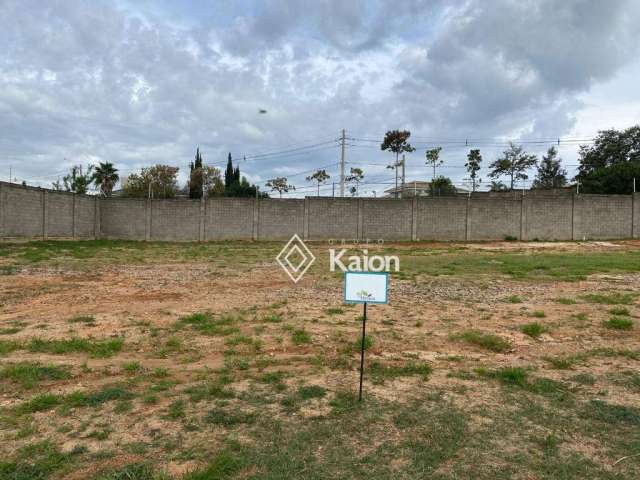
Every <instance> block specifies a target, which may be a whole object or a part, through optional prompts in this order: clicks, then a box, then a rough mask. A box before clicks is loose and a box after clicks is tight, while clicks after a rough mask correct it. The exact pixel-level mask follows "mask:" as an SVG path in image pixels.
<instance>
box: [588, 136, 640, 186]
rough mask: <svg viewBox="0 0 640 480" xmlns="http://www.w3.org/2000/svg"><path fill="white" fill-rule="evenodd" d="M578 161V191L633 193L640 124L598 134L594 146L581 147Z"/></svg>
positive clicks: (639, 164) (639, 162) (638, 171)
mask: <svg viewBox="0 0 640 480" xmlns="http://www.w3.org/2000/svg"><path fill="white" fill-rule="evenodd" d="M579 161H580V167H579V169H578V175H577V176H576V180H578V181H579V182H580V185H581V187H580V191H582V192H585V193H621V194H628V193H631V192H633V179H634V178H636V179H640V125H635V126H633V127H629V128H627V129H626V130H622V131H619V130H603V131H600V132H598V135H597V136H596V138H595V140H594V143H593V145H591V146H589V145H582V146H581V147H580V158H579Z"/></svg>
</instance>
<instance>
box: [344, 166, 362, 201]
mask: <svg viewBox="0 0 640 480" xmlns="http://www.w3.org/2000/svg"><path fill="white" fill-rule="evenodd" d="M344 180H345V182H347V183H353V184H355V185H352V186H351V188H350V189H349V190H350V191H351V195H352V196H354V197H355V196H357V195H358V187H359V186H360V182H361V181H362V180H364V172H363V171H362V169H361V168H352V169H351V170H350V172H349V175H347V177H346V178H345V179H344Z"/></svg>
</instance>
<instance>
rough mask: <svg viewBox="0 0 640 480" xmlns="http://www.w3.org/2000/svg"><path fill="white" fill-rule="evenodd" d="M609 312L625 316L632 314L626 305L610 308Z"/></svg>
mask: <svg viewBox="0 0 640 480" xmlns="http://www.w3.org/2000/svg"><path fill="white" fill-rule="evenodd" d="M609 313H610V314H611V315H622V316H623V317H628V316H629V315H631V313H630V312H629V309H628V308H625V307H613V308H612V309H611V310H609Z"/></svg>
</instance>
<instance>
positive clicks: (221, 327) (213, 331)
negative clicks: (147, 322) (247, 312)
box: [174, 312, 240, 336]
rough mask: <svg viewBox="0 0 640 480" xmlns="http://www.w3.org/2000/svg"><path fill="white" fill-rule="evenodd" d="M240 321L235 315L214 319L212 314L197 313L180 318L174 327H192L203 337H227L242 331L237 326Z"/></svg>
mask: <svg viewBox="0 0 640 480" xmlns="http://www.w3.org/2000/svg"><path fill="white" fill-rule="evenodd" d="M239 320H240V319H239V318H238V317H235V316H233V315H220V316H218V317H214V316H213V314H212V313H210V312H204V313H202V312H197V313H192V314H191V315H187V316H185V317H180V319H179V320H178V321H177V322H176V324H175V325H174V327H175V328H177V329H182V328H185V327H191V328H192V329H193V330H196V331H197V332H200V333H202V334H203V335H211V336H225V335H231V334H233V333H238V332H239V331H240V329H239V328H238V327H237V326H236V325H235V324H236V323H237V322H238V321H239Z"/></svg>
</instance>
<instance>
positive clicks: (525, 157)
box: [489, 142, 538, 190]
mask: <svg viewBox="0 0 640 480" xmlns="http://www.w3.org/2000/svg"><path fill="white" fill-rule="evenodd" d="M536 163H538V159H537V157H536V156H535V155H533V154H529V153H527V152H525V151H524V150H523V149H522V146H520V145H514V144H513V143H511V142H510V143H509V148H508V149H507V150H505V151H504V152H502V157H500V158H498V159H497V160H496V161H495V162H493V163H492V164H491V165H489V168H491V173H489V176H490V177H491V178H498V177H501V176H503V175H506V176H507V177H509V179H510V182H509V188H510V189H511V190H513V187H514V186H515V182H516V181H517V180H526V179H527V178H529V176H528V175H527V173H526V172H527V170H528V169H530V168H531V167H534V166H535V165H536Z"/></svg>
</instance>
